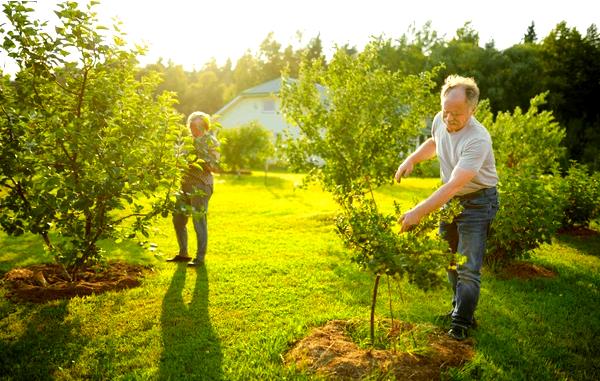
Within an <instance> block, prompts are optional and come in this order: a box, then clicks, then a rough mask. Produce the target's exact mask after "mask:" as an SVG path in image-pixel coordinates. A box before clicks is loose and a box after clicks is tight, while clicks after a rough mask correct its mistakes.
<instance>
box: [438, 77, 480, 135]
mask: <svg viewBox="0 0 600 381" xmlns="http://www.w3.org/2000/svg"><path fill="white" fill-rule="evenodd" d="M473 111H475V110H474V109H473V108H472V107H471V106H469V104H468V103H467V95H466V93H465V89H464V88H462V87H456V88H454V89H452V90H450V91H449V92H448V94H446V96H445V97H444V98H443V99H442V116H443V119H444V123H446V129H447V130H448V132H456V131H459V130H460V129H462V128H463V127H464V126H466V125H467V122H468V121H469V119H470V118H471V116H472V115H473Z"/></svg>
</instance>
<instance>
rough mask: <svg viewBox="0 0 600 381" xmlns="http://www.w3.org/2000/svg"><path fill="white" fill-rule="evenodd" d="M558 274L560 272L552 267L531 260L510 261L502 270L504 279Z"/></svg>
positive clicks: (501, 273)
mask: <svg viewBox="0 0 600 381" xmlns="http://www.w3.org/2000/svg"><path fill="white" fill-rule="evenodd" d="M556 275H558V274H557V273H556V272H555V271H553V270H551V269H548V268H546V267H544V266H541V265H535V264H533V263H529V262H513V263H509V264H508V265H506V266H505V267H503V268H502V270H501V271H500V278H502V279H514V278H518V279H533V278H554V277H555V276H556Z"/></svg>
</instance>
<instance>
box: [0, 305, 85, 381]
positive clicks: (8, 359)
mask: <svg viewBox="0 0 600 381" xmlns="http://www.w3.org/2000/svg"><path fill="white" fill-rule="evenodd" d="M8 308H11V306H10V305H8ZM7 312H8V311H5V310H4V308H3V311H1V312H0V317H1V318H4V316H6V314H7ZM68 313H69V310H68V301H61V302H58V303H53V304H47V305H43V306H36V305H26V306H25V308H22V309H21V313H19V312H15V314H20V315H21V316H19V317H18V318H16V319H7V320H5V321H9V320H15V321H19V322H27V325H26V327H24V329H23V333H22V334H20V335H17V334H15V332H14V331H15V330H18V329H19V327H10V326H8V327H6V326H3V327H2V329H3V330H4V329H7V331H9V332H11V331H12V332H11V335H12V336H13V337H16V340H7V339H6V338H4V339H2V340H0V354H1V355H0V375H2V376H0V378H2V379H8V380H49V379H55V378H59V379H60V378H61V377H60V370H61V368H69V367H70V366H71V365H73V364H74V363H75V362H76V361H77V359H78V357H79V355H80V353H81V351H82V348H83V347H84V346H85V338H84V337H83V336H82V335H79V334H78V333H79V332H80V325H79V323H78V322H72V321H67V320H65V318H66V317H67V315H68ZM7 324H8V323H7ZM3 325H4V324H3ZM3 336H4V335H3Z"/></svg>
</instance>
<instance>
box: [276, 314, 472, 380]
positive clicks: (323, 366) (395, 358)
mask: <svg viewBox="0 0 600 381" xmlns="http://www.w3.org/2000/svg"><path fill="white" fill-rule="evenodd" d="M396 323H398V322H396ZM348 324H351V323H349V322H348V321H345V320H332V321H330V322H328V323H327V324H326V325H325V326H323V327H317V328H314V329H313V330H312V332H311V333H310V334H309V335H308V336H307V337H305V338H304V339H302V340H300V341H299V342H297V343H296V344H295V345H294V346H293V348H292V349H291V350H290V351H289V352H287V354H286V355H285V362H286V363H287V364H288V365H291V364H294V365H295V367H296V369H298V370H301V371H308V372H310V373H316V374H318V375H320V376H323V377H325V378H328V379H335V380H356V379H362V378H364V377H365V376H369V375H373V374H377V375H387V376H391V375H393V376H394V377H395V378H396V379H398V380H417V381H419V380H438V379H440V375H441V373H442V372H443V371H444V370H446V369H447V368H449V367H459V366H461V365H463V364H464V363H465V362H467V361H469V360H471V359H472V358H473V355H474V351H473V341H472V340H471V339H467V340H465V341H456V340H454V339H451V338H449V337H447V336H446V334H445V333H444V332H442V331H437V330H436V332H434V333H431V334H429V337H428V341H429V343H428V348H427V350H426V351H425V354H421V353H406V352H399V351H394V350H392V349H361V348H359V347H358V346H357V345H356V343H354V342H353V341H352V339H351V338H350V337H349V336H348V335H347V334H346V331H347V327H348ZM395 327H400V328H399V329H398V328H397V329H393V330H392V331H391V332H390V336H391V335H394V334H395V335H399V334H402V332H404V333H406V331H408V330H412V329H413V328H414V326H413V325H412V324H410V323H402V322H400V324H398V326H395Z"/></svg>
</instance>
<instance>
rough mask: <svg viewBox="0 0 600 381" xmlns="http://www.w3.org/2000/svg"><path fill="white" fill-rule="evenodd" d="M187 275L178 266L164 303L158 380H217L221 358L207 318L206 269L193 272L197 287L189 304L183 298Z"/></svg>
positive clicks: (184, 270)
mask: <svg viewBox="0 0 600 381" xmlns="http://www.w3.org/2000/svg"><path fill="white" fill-rule="evenodd" d="M187 271H188V270H187V267H186V264H185V263H184V264H179V265H178V267H177V269H176V270H175V274H174V275H173V279H172V281H171V284H170V286H169V289H168V290H167V293H166V294H165V297H164V299H163V305H162V316H161V325H162V339H163V345H164V349H163V355H162V357H161V362H160V376H159V378H160V379H161V380H179V379H197V380H220V379H222V378H223V372H222V360H223V355H222V353H221V344H220V341H219V339H218V337H217V335H216V334H215V332H214V331H213V328H212V324H211V322H210V318H209V315H208V277H207V273H206V267H204V266H201V267H198V268H197V269H196V284H195V287H194V291H193V294H192V300H191V302H190V303H189V304H186V303H185V301H184V298H183V291H184V286H185V277H186V273H187ZM190 271H192V270H190Z"/></svg>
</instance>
